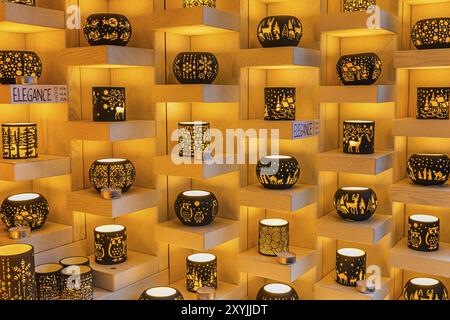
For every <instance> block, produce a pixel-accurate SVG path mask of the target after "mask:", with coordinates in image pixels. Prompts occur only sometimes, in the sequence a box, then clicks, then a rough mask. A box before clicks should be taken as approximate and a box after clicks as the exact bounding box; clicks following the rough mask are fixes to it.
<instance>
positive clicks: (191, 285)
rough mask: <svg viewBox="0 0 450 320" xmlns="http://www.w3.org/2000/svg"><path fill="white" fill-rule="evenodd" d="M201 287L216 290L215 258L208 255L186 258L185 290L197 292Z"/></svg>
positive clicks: (195, 255)
mask: <svg viewBox="0 0 450 320" xmlns="http://www.w3.org/2000/svg"><path fill="white" fill-rule="evenodd" d="M202 287H210V288H214V289H217V257H216V256H215V255H213V254H210V253H197V254H192V255H190V256H188V257H187V258H186V289H187V290H188V291H189V292H197V290H198V289H199V288H202Z"/></svg>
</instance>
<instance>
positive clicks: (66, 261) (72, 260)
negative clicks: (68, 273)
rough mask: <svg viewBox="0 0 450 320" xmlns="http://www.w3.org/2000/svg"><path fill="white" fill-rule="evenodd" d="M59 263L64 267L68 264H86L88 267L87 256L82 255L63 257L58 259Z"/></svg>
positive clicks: (68, 265)
mask: <svg viewBox="0 0 450 320" xmlns="http://www.w3.org/2000/svg"><path fill="white" fill-rule="evenodd" d="M59 264H60V265H62V266H63V267H64V268H65V267H70V266H88V267H89V258H88V257H83V256H78V257H77V256H75V257H66V258H64V259H61V260H59Z"/></svg>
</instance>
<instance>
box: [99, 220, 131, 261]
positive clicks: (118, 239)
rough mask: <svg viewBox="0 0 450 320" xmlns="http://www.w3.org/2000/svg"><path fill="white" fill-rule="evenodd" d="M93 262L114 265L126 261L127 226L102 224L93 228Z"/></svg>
mask: <svg viewBox="0 0 450 320" xmlns="http://www.w3.org/2000/svg"><path fill="white" fill-rule="evenodd" d="M94 246H95V248H94V251H95V262H96V263H98V264H101V265H115V264H120V263H123V262H125V261H127V228H126V227H125V226H122V225H104V226H100V227H97V228H95V230H94Z"/></svg>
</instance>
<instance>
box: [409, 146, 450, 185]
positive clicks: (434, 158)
mask: <svg viewBox="0 0 450 320" xmlns="http://www.w3.org/2000/svg"><path fill="white" fill-rule="evenodd" d="M406 171H407V173H408V177H409V179H410V180H411V181H412V182H413V183H414V184H418V185H422V186H439V185H443V184H445V183H446V182H447V180H448V178H449V175H450V159H449V158H448V156H447V155H446V154H413V155H412V156H411V157H410V158H409V160H408V166H407V168H406Z"/></svg>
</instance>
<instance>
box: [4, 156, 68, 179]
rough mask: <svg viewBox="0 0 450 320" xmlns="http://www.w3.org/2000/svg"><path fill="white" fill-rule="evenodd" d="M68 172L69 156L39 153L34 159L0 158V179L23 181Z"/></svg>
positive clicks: (66, 173)
mask: <svg viewBox="0 0 450 320" xmlns="http://www.w3.org/2000/svg"><path fill="white" fill-rule="evenodd" d="M68 174H70V158H69V157H59V156H49V155H39V157H38V158H34V159H23V160H8V159H0V180H7V181H24V180H33V179H41V178H47V177H54V176H62V175H68Z"/></svg>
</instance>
